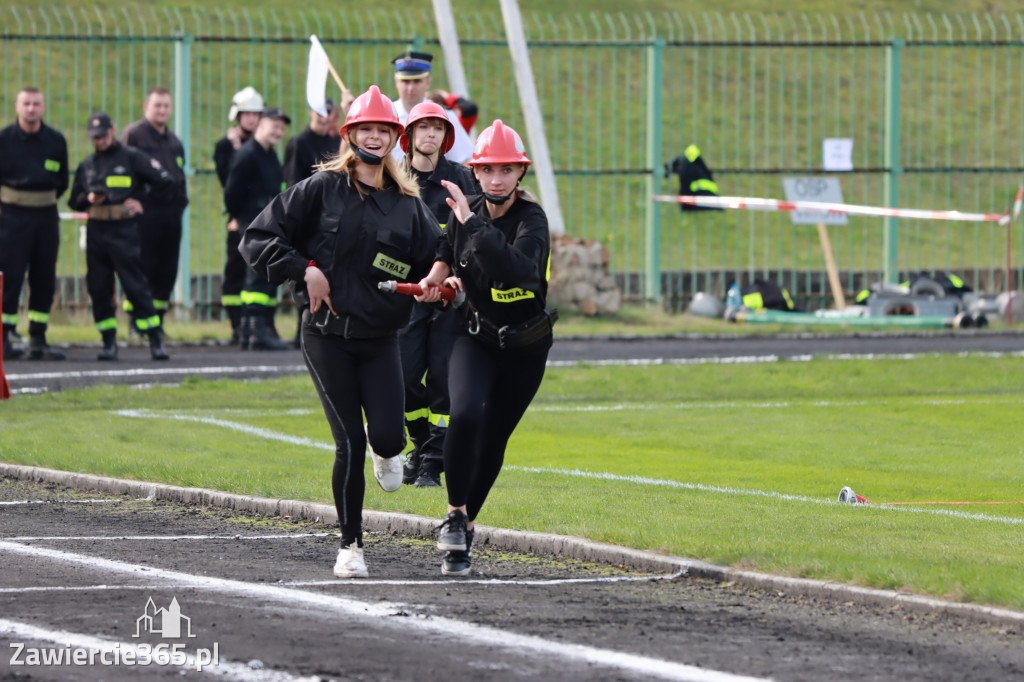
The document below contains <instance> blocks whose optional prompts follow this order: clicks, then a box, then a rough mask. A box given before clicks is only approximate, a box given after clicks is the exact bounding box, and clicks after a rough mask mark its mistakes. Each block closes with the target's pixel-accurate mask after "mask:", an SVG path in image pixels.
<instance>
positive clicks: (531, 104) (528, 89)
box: [501, 0, 565, 235]
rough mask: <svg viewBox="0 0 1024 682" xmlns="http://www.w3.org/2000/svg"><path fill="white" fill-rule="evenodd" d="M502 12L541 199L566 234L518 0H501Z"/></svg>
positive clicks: (555, 229) (555, 230)
mask: <svg viewBox="0 0 1024 682" xmlns="http://www.w3.org/2000/svg"><path fill="white" fill-rule="evenodd" d="M501 16H502V18H503V19H504V20H505V35H506V37H507V39H508V49H509V52H510V53H511V55H512V66H513V68H514V69H515V73H516V86H517V87H518V89H519V101H520V102H521V103H522V107H523V118H525V119H526V135H527V138H528V139H529V140H530V145H529V155H530V157H531V158H532V159H533V168H534V172H536V173H537V184H538V185H539V186H540V198H541V202H542V203H543V204H544V212H545V213H546V214H547V216H548V228H549V229H550V230H551V234H553V235H563V234H565V222H564V221H563V220H562V206H561V204H560V203H559V201H558V188H557V187H556V185H555V171H554V168H553V167H552V165H551V157H550V155H549V152H548V140H547V137H546V136H545V135H544V120H543V118H541V114H540V100H539V99H538V98H537V85H536V83H534V81H533V69H532V67H531V66H530V54H529V52H528V51H527V48H526V36H525V35H524V34H523V19H522V16H520V14H519V3H518V0H501Z"/></svg>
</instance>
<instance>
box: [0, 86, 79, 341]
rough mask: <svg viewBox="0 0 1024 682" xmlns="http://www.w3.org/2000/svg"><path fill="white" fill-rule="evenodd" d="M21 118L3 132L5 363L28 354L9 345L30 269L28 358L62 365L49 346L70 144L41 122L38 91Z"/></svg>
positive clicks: (23, 98) (0, 213)
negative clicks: (59, 207) (61, 203)
mask: <svg viewBox="0 0 1024 682" xmlns="http://www.w3.org/2000/svg"><path fill="white" fill-rule="evenodd" d="M14 109H15V112H16V113H17V116H18V119H17V121H15V122H14V123H12V124H11V125H9V126H7V127H6V128H4V129H3V130H0V272H3V273H4V285H5V286H4V299H3V333H4V337H3V345H4V360H11V359H14V358H19V357H21V356H22V355H24V353H25V351H24V350H23V349H21V348H17V347H15V346H12V345H11V336H13V332H14V330H15V327H16V325H17V324H18V302H19V299H20V298H21V285H22V281H23V280H24V279H25V271H26V270H28V284H29V289H30V294H29V300H28V335H29V351H28V356H29V358H30V359H33V360H41V359H43V358H47V359H49V360H63V359H64V353H62V352H61V351H59V350H56V349H53V348H50V346H49V345H48V344H47V343H46V327H47V325H48V324H49V320H50V308H51V307H52V306H53V294H54V289H55V285H56V277H57V248H58V245H59V242H60V230H59V227H60V217H59V216H58V214H57V199H58V198H59V197H60V196H61V195H62V194H64V192H65V191H66V190H67V188H68V145H67V142H66V141H65V139H64V136H63V135H61V134H60V133H58V132H57V131H56V130H54V129H53V128H51V127H49V126H48V125H46V124H45V123H43V113H44V112H45V111H46V103H45V100H44V99H43V93H41V92H40V91H39V90H38V89H37V88H23V89H22V90H21V91H20V92H19V93H18V97H17V100H16V101H15V104H14Z"/></svg>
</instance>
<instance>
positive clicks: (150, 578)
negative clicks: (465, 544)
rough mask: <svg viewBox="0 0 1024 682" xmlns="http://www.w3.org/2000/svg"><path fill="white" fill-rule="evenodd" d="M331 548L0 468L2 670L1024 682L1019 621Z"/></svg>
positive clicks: (264, 522) (251, 524) (529, 565)
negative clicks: (359, 564) (354, 565)
mask: <svg viewBox="0 0 1024 682" xmlns="http://www.w3.org/2000/svg"><path fill="white" fill-rule="evenodd" d="M336 547H337V537H336V536H335V535H334V530H333V529H332V528H330V527H327V526H324V525H319V524H316V523H307V522H291V521H288V520H285V519H280V518H274V519H271V518H257V517H246V516H244V515H241V514H239V513H237V512H234V511H227V510H222V509H214V508H201V507H194V506H185V505H179V504H174V503H171V502H167V501H163V500H148V499H133V498H130V497H120V496H112V495H103V494H99V493H82V492H76V491H73V490H68V489H64V488H59V487H57V486H54V485H44V484H36V483H25V482H21V481H15V480H11V479H0V564H2V566H3V570H0V649H2V650H3V651H5V652H6V655H4V656H0V679H5V680H6V679H44V680H129V679H130V680H134V679H172V678H173V679H180V678H189V679H196V678H202V677H215V678H217V679H237V680H275V681H276V680H282V681H285V680H314V679H316V680H389V681H390V680H417V681H418V682H430V681H432V680H453V679H454V680H462V679H473V680H495V681H499V682H504V681H506V680H509V681H511V680H555V679H557V680H559V681H561V682H576V681H580V682H583V681H588V682H589V681H592V680H661V679H664V680H694V681H697V682H733V681H736V682H738V681H739V680H765V679H776V680H823V679H856V680H908V681H917V680H921V681H925V680H927V681H929V682H934V680H965V679H970V680H982V681H983V680H993V681H995V680H1000V681H1002V680H1011V679H1024V641H1022V639H1024V638H1022V636H1021V633H1020V632H1018V631H1015V630H1014V629H1013V628H1012V627H1007V626H1006V625H998V624H991V623H989V624H986V623H984V622H977V621H974V620H964V619H961V618H960V617H957V616H954V615H951V614H938V613H935V614H928V613H925V614H922V613H915V612H910V611H904V610H902V609H900V608H898V607H893V606H892V605H888V606H886V607H871V606H866V605H863V604H858V603H854V602H845V601H843V600H842V598H840V599H836V600H829V599H815V598H808V597H799V596H790V595H787V594H784V593H781V592H778V591H767V592H765V591H759V590H757V589H752V588H748V587H743V586H740V585H735V584H730V583H719V582H711V581H707V580H703V579H698V578H693V577H687V576H681V575H666V574H654V573H645V572H643V571H639V570H631V569H629V568H627V567H624V566H622V567H616V566H602V565H595V564H588V563H584V562H579V561H572V560H563V559H560V558H559V557H554V556H530V555H524V554H520V553H515V552H508V551H503V552H498V551H494V550H490V549H488V548H487V547H486V546H484V547H479V548H475V549H474V572H473V574H472V575H471V576H470V577H469V578H468V579H455V578H443V577H442V576H441V575H440V571H439V570H438V562H439V553H438V552H437V550H436V548H435V547H434V543H433V539H432V538H415V537H402V536H397V535H390V534H386V533H374V534H371V535H369V536H368V537H367V540H366V556H367V563H368V565H369V568H370V572H371V577H370V579H368V580H338V579H335V578H333V576H332V575H331V572H330V569H331V565H332V563H333V559H334V553H335V551H336ZM150 600H152V603H150ZM175 606H177V608H175ZM174 627H177V628H178V630H177V631H175V630H174ZM161 646H163V647H164V649H163V651H164V658H162V659H161V658H157V657H158V656H159V655H160V654H159V651H160V649H159V647H161ZM174 646H177V647H178V649H174V648H173V647H174ZM90 652H95V653H92V654H90ZM90 655H91V656H92V658H89V656H90ZM76 656H77V657H78V658H77V659H76V658H75V657H76ZM176 656H180V658H174V657H176ZM47 657H49V658H47ZM58 657H59V658H58ZM75 660H81V664H76V663H75V662H74V661H75ZM47 661H48V664H47V663H46V662H47ZM214 661H215V662H214ZM201 664H205V665H201ZM200 667H202V670H201V671H200V670H198V668H200Z"/></svg>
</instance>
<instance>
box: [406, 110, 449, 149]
mask: <svg viewBox="0 0 1024 682" xmlns="http://www.w3.org/2000/svg"><path fill="white" fill-rule="evenodd" d="M425 118H439V119H441V120H442V121H444V139H443V140H442V141H441V153H442V154H444V153H445V152H447V151H448V150H449V149H451V148H452V145H453V144H455V126H453V125H452V122H451V121H450V120H449V119H448V114H446V113H445V111H444V108H443V107H442V106H441V105H440V104H436V103H434V102H431V101H430V100H427V101H426V102H420V103H419V104H417V105H416V106H414V107H413V108H412V111H410V112H409V118H407V119H405V134H404V135H402V137H401V139H400V140H399V143H400V144H401V145H402V151H403V152H405V153H406V154H408V153H409V149H411V147H412V144H411V143H412V127H413V124H414V123H416V122H417V121H422V120H423V119H425Z"/></svg>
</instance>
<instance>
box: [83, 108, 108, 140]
mask: <svg viewBox="0 0 1024 682" xmlns="http://www.w3.org/2000/svg"><path fill="white" fill-rule="evenodd" d="M87 125H88V128H89V137H103V136H104V135H106V134H107V133H108V132H110V129H111V128H113V127H114V124H113V122H111V120H110V117H109V116H107V115H106V114H105V113H103V112H102V111H94V112H93V113H92V114H91V115H90V116H89V123H88V124H87Z"/></svg>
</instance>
